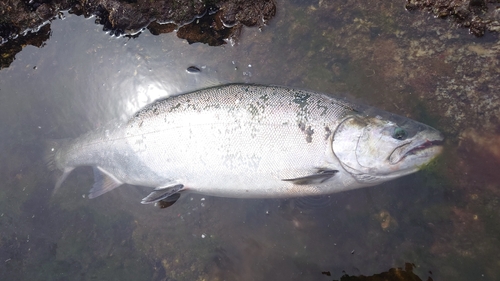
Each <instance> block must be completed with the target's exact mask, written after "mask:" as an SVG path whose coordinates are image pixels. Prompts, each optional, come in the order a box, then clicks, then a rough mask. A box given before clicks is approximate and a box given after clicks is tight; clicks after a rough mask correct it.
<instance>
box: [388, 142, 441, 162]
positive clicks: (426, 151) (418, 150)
mask: <svg viewBox="0 0 500 281" xmlns="http://www.w3.org/2000/svg"><path fill="white" fill-rule="evenodd" d="M442 145H443V139H437V140H425V141H422V142H417V143H415V144H413V142H408V143H405V144H403V145H401V146H399V147H398V148H396V149H394V151H393V152H392V153H391V155H390V156H389V162H390V163H391V164H397V163H398V162H401V161H402V160H404V159H405V158H407V157H409V156H416V157H419V158H429V159H430V158H433V157H434V156H436V155H437V154H439V152H440V151H441V148H442Z"/></svg>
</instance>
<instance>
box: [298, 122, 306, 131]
mask: <svg viewBox="0 0 500 281" xmlns="http://www.w3.org/2000/svg"><path fill="white" fill-rule="evenodd" d="M299 129H300V130H301V131H302V132H304V131H305V130H306V124H304V123H302V122H299Z"/></svg>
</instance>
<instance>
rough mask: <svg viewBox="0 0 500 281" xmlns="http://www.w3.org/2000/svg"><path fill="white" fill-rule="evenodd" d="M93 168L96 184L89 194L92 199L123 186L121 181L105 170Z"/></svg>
mask: <svg viewBox="0 0 500 281" xmlns="http://www.w3.org/2000/svg"><path fill="white" fill-rule="evenodd" d="M93 168H94V181H95V182H94V185H93V186H92V189H90V192H89V198H90V199H92V198H96V197H97V196H100V195H103V194H104V193H106V192H109V191H111V190H113V189H115V188H117V187H119V186H120V185H122V184H123V183H122V182H121V181H120V180H118V179H117V178H116V177H115V176H113V175H112V174H110V173H109V172H108V171H106V170H104V169H103V168H101V167H99V166H97V167H93Z"/></svg>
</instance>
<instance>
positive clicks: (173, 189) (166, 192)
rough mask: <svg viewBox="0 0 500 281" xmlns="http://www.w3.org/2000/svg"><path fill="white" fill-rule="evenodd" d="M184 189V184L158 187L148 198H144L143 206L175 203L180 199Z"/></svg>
mask: <svg viewBox="0 0 500 281" xmlns="http://www.w3.org/2000/svg"><path fill="white" fill-rule="evenodd" d="M183 189H184V185H182V184H174V185H166V186H160V187H157V188H155V189H154V190H153V192H151V193H150V194H149V195H148V196H146V197H144V198H142V201H141V203H142V204H151V203H155V202H158V201H166V202H172V201H173V202H175V201H177V199H179V197H180V195H179V193H178V192H180V191H182V190H183Z"/></svg>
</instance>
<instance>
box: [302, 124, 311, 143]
mask: <svg viewBox="0 0 500 281" xmlns="http://www.w3.org/2000/svg"><path fill="white" fill-rule="evenodd" d="M299 129H300V130H301V131H302V132H303V133H304V134H306V141H307V142H308V143H310V142H312V135H313V134H314V130H313V129H312V128H311V126H308V127H306V124H304V123H302V122H299Z"/></svg>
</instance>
